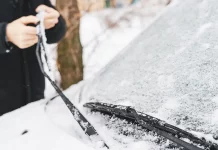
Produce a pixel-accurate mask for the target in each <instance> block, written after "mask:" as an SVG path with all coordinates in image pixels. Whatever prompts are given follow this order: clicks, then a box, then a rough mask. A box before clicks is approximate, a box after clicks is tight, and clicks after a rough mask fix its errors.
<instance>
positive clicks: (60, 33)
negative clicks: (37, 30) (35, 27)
mask: <svg viewBox="0 0 218 150" xmlns="http://www.w3.org/2000/svg"><path fill="white" fill-rule="evenodd" d="M58 20H59V21H58V23H57V24H56V25H55V26H54V27H53V28H51V29H48V30H46V35H47V42H48V44H53V43H57V42H58V41H60V40H61V39H62V38H63V37H64V35H65V33H66V23H65V20H64V19H63V17H62V16H60V17H59V19H58Z"/></svg>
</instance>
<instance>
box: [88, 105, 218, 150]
mask: <svg viewBox="0 0 218 150" xmlns="http://www.w3.org/2000/svg"><path fill="white" fill-rule="evenodd" d="M84 107H87V108H90V109H91V110H92V111H98V112H101V113H104V114H108V115H115V116H117V117H119V118H122V119H126V120H127V121H130V122H133V123H137V124H138V125H140V126H142V127H143V128H145V129H148V130H150V131H154V132H156V133H157V134H158V135H160V136H163V137H165V138H167V139H169V140H170V141H172V142H174V143H176V144H177V145H179V146H181V147H183V148H185V149H187V150H203V149H208V150H218V145H216V144H212V143H211V142H207V141H206V140H203V139H200V138H198V137H196V136H194V135H193V134H191V133H189V132H187V131H185V130H182V129H180V128H178V127H175V126H173V125H170V124H168V123H166V122H165V121H162V120H160V119H158V118H155V117H152V116H150V115H147V114H144V113H141V112H137V111H136V110H135V109H134V108H132V107H128V106H121V105H112V104H106V103H86V104H85V105H84ZM182 138H185V139H189V140H190V141H191V142H193V143H195V144H196V145H200V146H201V147H203V148H200V147H198V146H195V145H194V144H190V143H188V142H186V141H184V140H182Z"/></svg>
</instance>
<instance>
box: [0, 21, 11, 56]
mask: <svg viewBox="0 0 218 150" xmlns="http://www.w3.org/2000/svg"><path fill="white" fill-rule="evenodd" d="M7 25H8V24H7V23H0V53H9V52H10V51H11V50H12V49H13V46H12V44H11V43H10V42H8V40H7V36H6V27H7Z"/></svg>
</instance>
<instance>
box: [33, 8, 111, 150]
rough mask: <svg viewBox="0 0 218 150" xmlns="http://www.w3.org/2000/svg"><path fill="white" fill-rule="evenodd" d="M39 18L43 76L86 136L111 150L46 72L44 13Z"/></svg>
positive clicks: (37, 52)
mask: <svg viewBox="0 0 218 150" xmlns="http://www.w3.org/2000/svg"><path fill="white" fill-rule="evenodd" d="M37 16H38V17H39V19H40V22H39V24H38V25H37V32H38V38H39V41H38V43H37V47H36V56H37V59H38V62H39V66H40V69H41V71H42V73H43V75H44V76H45V77H46V78H47V79H48V80H49V81H50V83H51V85H52V86H53V87H54V89H55V90H56V91H57V93H58V94H59V96H60V97H61V98H62V100H63V101H64V103H65V104H66V106H67V108H68V109H69V110H70V112H71V113H72V115H73V116H74V119H75V120H76V121H77V122H78V124H79V125H80V127H81V128H82V129H83V131H84V132H85V134H87V135H88V136H89V137H90V139H91V141H92V142H97V141H100V142H101V143H102V146H103V147H106V148H107V149H109V147H108V146H107V144H106V143H105V142H104V141H103V139H102V138H101V137H100V136H99V134H98V133H97V131H96V130H95V128H94V127H93V125H92V124H91V123H90V122H89V121H88V120H87V119H86V118H85V117H84V116H83V114H82V113H81V112H80V111H79V109H78V108H77V107H76V106H75V105H74V104H73V103H72V102H71V101H70V100H69V99H68V98H67V97H66V96H65V95H64V94H63V92H62V91H61V89H60V88H59V87H58V86H57V85H56V83H55V82H54V81H53V80H52V79H51V78H50V77H49V75H48V74H47V73H46V72H45V71H44V68H43V61H42V57H45V58H44V61H46V62H45V63H44V65H45V64H46V63H47V65H49V63H48V62H47V55H46V53H47V50H48V49H47V45H46V44H47V43H46V41H47V40H46V36H45V28H44V22H43V21H44V12H40V13H39V14H38V15H37ZM42 54H43V55H42ZM48 68H49V66H48Z"/></svg>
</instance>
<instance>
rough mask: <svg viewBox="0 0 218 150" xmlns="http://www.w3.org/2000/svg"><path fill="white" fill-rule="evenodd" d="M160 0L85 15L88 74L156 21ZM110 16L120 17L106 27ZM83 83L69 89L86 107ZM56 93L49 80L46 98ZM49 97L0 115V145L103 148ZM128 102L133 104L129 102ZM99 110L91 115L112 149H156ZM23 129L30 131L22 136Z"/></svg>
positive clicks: (52, 58)
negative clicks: (82, 97) (122, 131)
mask: <svg viewBox="0 0 218 150" xmlns="http://www.w3.org/2000/svg"><path fill="white" fill-rule="evenodd" d="M159 1H160V0H155V1H153V0H152V1H148V2H146V3H145V4H144V5H141V6H140V5H139V4H138V5H135V6H132V7H129V8H122V9H116V10H115V9H108V10H103V11H101V12H95V13H90V14H85V16H83V17H82V20H81V41H82V45H83V47H84V64H85V70H84V71H85V79H88V78H90V77H93V76H94V75H95V74H96V73H97V72H98V71H99V70H100V69H102V68H103V67H104V66H105V65H106V64H107V63H108V62H109V61H110V60H111V59H113V57H114V56H116V55H117V54H118V53H119V52H120V51H121V50H122V49H123V48H124V47H125V46H126V45H127V44H128V43H129V42H130V41H131V40H133V39H134V38H135V37H136V36H137V35H139V34H140V33H141V32H142V31H143V30H144V29H145V28H146V27H147V26H148V25H149V24H150V23H151V22H152V20H153V19H154V18H155V17H156V15H157V14H159V12H161V11H162V10H163V8H164V7H165V4H164V3H159ZM158 3H159V4H158ZM154 4H156V5H154ZM134 13H135V15H133V14H134ZM126 19H127V20H128V21H126ZM110 21H111V22H116V23H117V26H115V27H113V28H111V29H108V23H109V22H110ZM49 47H50V49H49V50H50V51H49V54H48V55H49V57H48V59H49V62H50V63H51V66H52V68H53V69H56V70H55V71H54V72H53V73H54V74H53V76H55V78H56V80H57V81H58V83H59V82H60V75H59V73H58V71H57V68H56V67H55V66H56V58H57V53H56V52H55V48H56V44H54V45H49ZM84 82H85V81H83V82H81V83H79V84H77V85H74V86H72V87H71V88H69V89H68V90H66V91H65V93H66V95H67V96H68V97H70V98H73V99H71V100H72V101H73V102H74V103H75V104H77V107H79V108H81V107H82V106H81V104H78V98H79V95H78V94H79V90H80V88H81V87H82V85H83V84H84ZM125 84H126V83H123V85H125ZM54 94H55V90H54V89H53V88H52V86H51V85H50V84H49V82H48V81H47V80H46V92H45V95H46V97H48V98H49V97H51V96H53V95H54ZM47 102H48V100H46V99H45V100H41V101H39V102H35V103H31V104H29V105H27V106H25V107H23V108H20V109H18V110H15V111H13V112H11V113H8V114H5V115H4V116H2V117H0V149H1V150H14V149H16V150H50V149H52V150H63V149H64V150H68V149H69V150H72V149H73V150H77V149H79V150H92V148H93V149H96V150H97V149H100V150H103V149H102V148H100V147H101V143H96V144H93V143H91V142H90V140H89V139H88V137H87V136H86V135H85V134H84V132H83V131H82V130H81V128H80V127H79V125H78V123H77V122H76V121H75V120H74V118H73V116H72V114H71V113H70V112H69V110H68V109H67V108H66V106H65V104H64V103H63V102H62V100H61V99H60V98H56V99H55V100H54V101H51V102H49V103H47ZM126 105H129V104H128V102H126ZM84 113H86V110H84ZM96 115H97V117H96ZM96 115H94V114H93V115H91V114H90V117H89V118H90V120H92V122H97V123H96V124H95V127H96V129H97V130H98V132H99V133H100V135H101V136H102V137H103V139H104V140H105V141H107V144H108V145H109V146H110V147H111V149H112V150H133V149H137V150H140V149H143V150H146V149H150V148H152V147H153V149H155V147H156V144H155V143H153V142H142V141H140V140H136V139H135V137H126V136H124V135H121V134H119V133H117V131H116V129H115V130H114V129H113V128H109V127H107V126H106V125H105V124H107V122H110V121H112V120H108V118H107V117H106V118H102V116H101V115H99V114H96ZM98 116H99V117H98ZM101 118H102V119H101ZM98 123H99V124H98ZM114 125H115V124H114ZM126 130H129V131H131V130H133V129H132V127H131V126H126ZM24 131H28V132H27V133H26V134H24V135H21V134H22V133H23V132H24ZM114 138H115V139H114ZM116 138H117V139H116ZM147 139H154V137H153V136H152V135H148V137H147ZM119 141H120V142H121V143H122V141H123V142H124V143H125V144H124V145H123V144H121V143H119Z"/></svg>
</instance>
